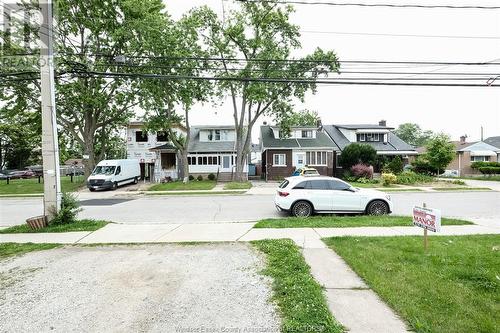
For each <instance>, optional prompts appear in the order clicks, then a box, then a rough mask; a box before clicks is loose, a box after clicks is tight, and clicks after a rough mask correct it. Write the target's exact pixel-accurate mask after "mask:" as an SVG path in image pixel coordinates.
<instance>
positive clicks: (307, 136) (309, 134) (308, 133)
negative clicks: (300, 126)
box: [302, 131, 313, 139]
mask: <svg viewBox="0 0 500 333" xmlns="http://www.w3.org/2000/svg"><path fill="white" fill-rule="evenodd" d="M312 137H313V132H312V131H302V138H305V139H310V138H312Z"/></svg>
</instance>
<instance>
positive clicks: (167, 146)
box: [149, 143, 177, 150]
mask: <svg viewBox="0 0 500 333" xmlns="http://www.w3.org/2000/svg"><path fill="white" fill-rule="evenodd" d="M149 150H177V148H176V147H175V146H174V145H172V144H170V143H165V144H163V145H160V146H157V147H153V148H150V149H149Z"/></svg>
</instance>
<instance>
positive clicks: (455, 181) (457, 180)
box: [451, 179, 465, 185]
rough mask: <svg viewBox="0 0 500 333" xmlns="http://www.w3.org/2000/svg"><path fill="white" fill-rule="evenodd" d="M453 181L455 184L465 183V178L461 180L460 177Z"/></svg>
mask: <svg viewBox="0 0 500 333" xmlns="http://www.w3.org/2000/svg"><path fill="white" fill-rule="evenodd" d="M451 183H452V184H454V185H465V182H464V181H463V180H460V179H456V180H454V181H452V182H451Z"/></svg>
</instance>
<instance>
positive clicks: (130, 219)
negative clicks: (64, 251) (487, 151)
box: [0, 191, 500, 226]
mask: <svg viewBox="0 0 500 333" xmlns="http://www.w3.org/2000/svg"><path fill="white" fill-rule="evenodd" d="M391 197H392V200H393V201H394V214H397V215H410V214H411V210H412V207H413V206H414V205H420V204H422V203H424V202H425V203H426V204H427V206H428V207H432V208H439V209H441V210H442V213H443V216H453V217H464V218H493V219H499V220H500V192H493V191H491V192H459V193H455V192H453V193H441V192H425V193H424V192H419V193H392V194H391ZM82 205H83V206H82V208H83V211H82V212H81V213H80V216H79V217H80V218H94V219H104V220H110V221H114V222H118V223H132V224H135V223H148V224H151V223H215V222H248V221H256V220H259V219H262V218H272V217H279V216H280V214H279V213H278V212H277V211H276V210H275V208H274V204H273V196H272V195H238V196H228V195H223V196H217V195H213V196H207V195H203V196H175V197H174V196H151V197H132V199H130V198H129V199H109V198H102V199H90V200H89V199H87V200H82ZM41 213H42V199H41V198H22V199H21V198H16V199H13V198H9V199H7V198H5V199H0V226H9V225H16V224H22V223H24V222H25V220H26V218H28V217H32V216H36V215H40V214H41Z"/></svg>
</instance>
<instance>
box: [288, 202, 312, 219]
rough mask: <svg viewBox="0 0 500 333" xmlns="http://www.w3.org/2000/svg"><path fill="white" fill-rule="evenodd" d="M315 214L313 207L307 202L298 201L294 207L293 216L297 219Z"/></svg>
mask: <svg viewBox="0 0 500 333" xmlns="http://www.w3.org/2000/svg"><path fill="white" fill-rule="evenodd" d="M312 213H313V207H312V205H311V204H310V203H309V202H307V201H298V202H296V203H295V204H294V205H293V207H292V215H293V216H295V217H308V216H311V215H312Z"/></svg>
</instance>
